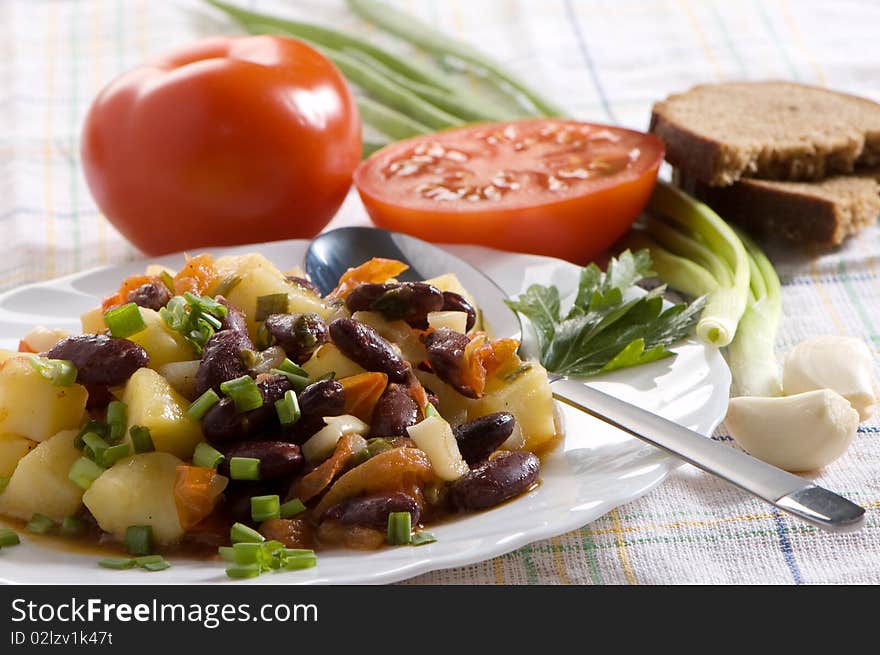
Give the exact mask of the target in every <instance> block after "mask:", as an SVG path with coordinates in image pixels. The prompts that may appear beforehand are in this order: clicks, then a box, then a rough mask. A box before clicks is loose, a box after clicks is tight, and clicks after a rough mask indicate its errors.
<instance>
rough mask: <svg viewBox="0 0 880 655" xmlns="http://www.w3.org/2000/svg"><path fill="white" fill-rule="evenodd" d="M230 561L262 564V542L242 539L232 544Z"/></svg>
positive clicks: (240, 563)
mask: <svg viewBox="0 0 880 655" xmlns="http://www.w3.org/2000/svg"><path fill="white" fill-rule="evenodd" d="M232 561H233V562H235V563H236V564H239V565H242V564H262V563H263V544H261V543H258V542H254V541H242V542H239V543H237V544H234V545H233V546H232Z"/></svg>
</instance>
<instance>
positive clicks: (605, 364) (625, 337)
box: [505, 250, 704, 377]
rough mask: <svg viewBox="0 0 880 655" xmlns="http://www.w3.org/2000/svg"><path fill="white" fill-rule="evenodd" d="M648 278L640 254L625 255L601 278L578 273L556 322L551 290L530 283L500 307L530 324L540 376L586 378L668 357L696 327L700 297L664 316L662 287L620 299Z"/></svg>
mask: <svg viewBox="0 0 880 655" xmlns="http://www.w3.org/2000/svg"><path fill="white" fill-rule="evenodd" d="M652 274H653V273H652V271H651V257H650V255H649V254H648V251H647V250H639V251H637V252H636V253H632V252H630V251H629V250H626V251H624V252H623V253H621V254H620V257H619V258H612V259H611V262H610V263H609V264H608V269H607V271H606V272H605V273H603V272H602V271H601V270H600V269H599V267H598V266H596V265H595V264H590V265H589V266H587V267H586V268H584V269H582V270H581V276H580V284H579V285H578V292H577V297H576V298H575V301H574V304H573V305H572V307H571V309H570V310H569V311H568V313H567V314H566V315H565V317H564V318H562V316H561V309H560V298H559V289H558V288H556V287H555V286H542V285H539V284H533V285H532V286H530V287H529V288H528V290H527V291H526V292H525V293H524V294H522V295H521V296H519V297H518V298H516V299H515V300H507V301H505V302H506V303H507V305H508V306H509V307H510V308H511V309H513V310H514V311H516V312H518V313H520V314H521V315H523V316H524V317H526V318H527V319H529V321H530V322H531V324H532V326H533V327H534V330H535V334H536V335H537V338H538V347H539V348H540V360H541V363H542V364H543V365H544V366H545V367H546V368H547V370H549V371H551V372H553V373H558V374H560V375H572V376H577V377H587V376H590V375H595V374H597V373H605V372H607V371H614V370H617V369H620V368H627V367H630V366H638V365H640V364H647V363H648V362H654V361H657V360H658V359H663V358H664V357H669V356H671V355H672V353H671V352H670V351H669V350H668V346H670V345H672V344H674V343H675V342H676V341H679V340H680V339H682V338H683V337H685V336H687V334H688V333H689V332H690V331H691V328H692V327H693V326H694V325H695V324H696V322H697V320H698V318H699V314H700V310H701V309H702V307H703V303H704V299H703V298H698V299H697V300H695V301H693V302H692V303H691V304H690V305H685V304H678V305H673V306H672V307H669V308H667V309H664V308H663V297H662V294H663V292H664V291H665V287H663V286H660V287H657V288H655V289H652V290H651V291H649V292H648V293H646V294H644V295H641V296H634V295H632V294H628V293H627V292H628V291H630V290H631V289H632V287H634V286H635V285H636V283H638V282H639V281H640V280H642V279H644V278H645V277H649V276H651V275H652Z"/></svg>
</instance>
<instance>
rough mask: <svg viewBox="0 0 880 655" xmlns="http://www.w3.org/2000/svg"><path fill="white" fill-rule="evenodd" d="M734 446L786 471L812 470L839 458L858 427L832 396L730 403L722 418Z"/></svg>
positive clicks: (846, 405) (825, 392)
mask: <svg viewBox="0 0 880 655" xmlns="http://www.w3.org/2000/svg"><path fill="white" fill-rule="evenodd" d="M725 421H726V424H727V427H728V429H729V430H730V434H731V435H732V436H733V438H734V439H735V440H736V442H737V443H738V444H739V445H740V446H742V447H743V448H744V449H745V450H747V451H748V452H749V453H751V454H752V455H753V456H754V457H757V458H758V459H761V460H764V461H765V462H767V463H769V464H773V465H774V466H778V467H779V468H782V469H785V470H787V471H812V470H815V469H818V468H822V467H823V466H826V465H827V464H830V463H831V462H833V461H834V460H836V459H837V458H838V457H840V456H841V455H842V454H843V453H844V452H846V449H847V448H848V447H849V445H850V444H851V443H852V440H853V438H854V437H855V435H856V432H857V430H858V427H859V413H858V412H857V411H856V410H855V409H853V407H852V405H850V402H849V401H848V400H847V399H846V398H844V397H843V396H841V395H840V394H839V393H837V392H835V391H831V390H830V389H819V390H815V391H807V392H804V393H799V394H796V395H793V396H783V397H779V398H759V397H752V396H740V397H739V398H731V400H730V405H729V406H728V410H727V418H726V419H725Z"/></svg>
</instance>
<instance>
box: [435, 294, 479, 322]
mask: <svg viewBox="0 0 880 655" xmlns="http://www.w3.org/2000/svg"><path fill="white" fill-rule="evenodd" d="M443 311H446V312H464V313H465V314H467V326H466V327H465V330H468V331H470V330H471V328H473V327H474V325H476V324H477V310H476V309H474V306H473V305H471V304H470V303H469V302H468V301H467V300H465V298H464V296H462V295H461V294H458V293H455V292H454V291H444V292H443Z"/></svg>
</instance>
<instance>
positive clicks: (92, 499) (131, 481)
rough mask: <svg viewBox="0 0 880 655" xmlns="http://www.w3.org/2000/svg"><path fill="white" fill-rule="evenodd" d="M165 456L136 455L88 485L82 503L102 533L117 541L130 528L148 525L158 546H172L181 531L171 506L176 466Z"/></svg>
mask: <svg viewBox="0 0 880 655" xmlns="http://www.w3.org/2000/svg"><path fill="white" fill-rule="evenodd" d="M178 464H182V462H181V461H180V460H179V459H178V458H177V457H175V456H174V455H171V454H169V453H159V452H155V453H140V454H138V455H132V456H130V457H126V458H124V459H121V460H120V461H118V462H116V464H114V465H113V466H112V467H111V468H109V469H108V470H107V471H106V472H105V473H104V474H103V475H102V476H101V477H100V478H98V479H97V480H95V481H94V482H93V483H92V486H91V487H89V488H88V491H86V493H85V494H84V495H83V503H85V506H86V507H88V508H89V511H90V512H91V513H92V516H94V517H95V520H96V521H97V522H98V525H99V526H100V527H101V529H102V530H104V532H109V533H110V534H112V535H113V536H114V537H116V538H117V539H118V540H119V541H122V540H124V539H125V530H126V528H128V527H129V526H132V525H149V526H152V528H153V540H154V542H155V543H156V544H158V545H160V546H164V545H169V544H173V543H176V542H177V541H179V540H180V537H181V536H183V528H182V527H181V525H180V518H179V517H178V514H177V505H176V504H175V502H174V482H175V479H176V477H177V465H178Z"/></svg>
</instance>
